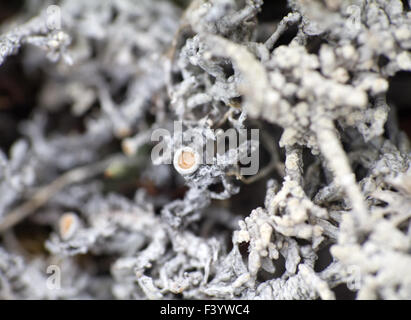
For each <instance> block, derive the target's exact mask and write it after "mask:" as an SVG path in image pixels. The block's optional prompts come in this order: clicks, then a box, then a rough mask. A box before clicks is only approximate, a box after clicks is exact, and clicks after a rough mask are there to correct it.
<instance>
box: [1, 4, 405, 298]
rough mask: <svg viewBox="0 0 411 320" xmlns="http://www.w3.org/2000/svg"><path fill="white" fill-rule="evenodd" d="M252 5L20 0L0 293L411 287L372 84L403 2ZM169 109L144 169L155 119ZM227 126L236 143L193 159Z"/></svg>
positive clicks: (318, 291)
mask: <svg viewBox="0 0 411 320" xmlns="http://www.w3.org/2000/svg"><path fill="white" fill-rule="evenodd" d="M263 2H264V1H263V0H193V1H191V2H189V1H180V2H176V1H171V0H169V1H166V0H156V1H154V0H138V1H137V0H136V1H133V0H90V1H82V0H61V1H57V2H55V3H51V2H49V1H41V0H36V1H26V3H25V5H24V6H23V7H22V8H21V9H20V10H19V12H18V13H17V14H16V15H15V16H13V17H12V18H11V19H10V20H8V21H7V22H6V23H3V24H2V25H1V26H0V27H1V32H0V71H1V69H2V68H6V67H7V65H8V64H11V63H17V64H19V65H20V69H21V70H20V72H22V73H26V74H31V75H32V77H27V82H30V81H32V82H33V81H35V82H38V84H37V85H38V92H37V93H36V95H35V98H34V99H33V100H34V102H33V103H32V104H33V105H32V106H30V108H31V109H30V112H29V114H27V116H25V117H22V118H21V119H19V120H18V121H17V124H16V132H17V133H16V134H15V136H14V137H13V139H12V140H13V141H11V142H12V143H9V142H4V141H2V140H0V143H2V144H0V232H1V240H0V298H1V299H18V298H35V299H70V298H76V299H83V298H84V299H113V298H114V299H180V298H183V299H214V298H219V299H275V300H277V299H318V298H321V299H335V298H337V299H338V298H357V299H411V272H410V270H411V166H410V165H411V161H410V160H411V158H410V155H411V153H410V145H409V140H408V137H407V135H406V134H405V133H404V132H402V131H401V129H400V127H399V124H398V121H397V117H396V107H397V106H396V105H395V102H393V101H390V99H388V98H387V97H388V91H389V90H390V89H391V87H392V79H393V78H394V77H395V76H396V75H397V74H399V73H403V74H404V73H409V72H411V53H410V52H411V12H410V7H411V2H410V1H408V2H407V1H400V0H390V1H384V0H324V1H316V0H289V1H288V3H287V11H286V12H284V15H283V16H280V15H279V13H278V12H280V13H281V14H283V13H282V11H276V10H280V9H281V5H280V3H281V2H282V1H278V5H273V4H271V5H270V1H269V0H266V1H265V3H263ZM52 4H53V5H57V6H58V7H56V8H58V9H59V10H61V19H62V21H61V22H62V23H61V28H58V29H53V28H50V26H49V25H48V16H47V14H48V10H47V8H49V6H50V5H52ZM281 10H282V9H281ZM404 86H405V87H407V86H408V89H411V81H409V80H408V82H406V83H405V85H404ZM410 107H411V105H410V102H408V108H410ZM11 113H12V111H8V110H6V111H2V110H1V109H0V117H3V119H6V120H5V121H7V119H8V118H7V117H10V114H11ZM176 121H179V122H180V123H182V125H183V132H180V133H179V134H171V135H170V136H168V137H166V138H165V140H164V141H163V143H164V144H165V145H167V146H168V147H169V148H170V149H173V150H179V151H178V152H179V153H178V154H177V156H176V158H175V160H174V165H173V161H171V163H170V164H161V163H162V160H164V159H162V156H163V157H164V156H165V154H163V155H162V156H159V157H158V158H154V159H152V157H151V150H152V147H153V146H155V142H154V141H153V133H154V132H156V130H158V129H167V130H169V131H170V132H172V131H173V126H174V123H175V122H176ZM245 129H247V130H248V129H258V130H259V140H258V143H257V142H256V141H255V140H253V139H250V138H249V137H248V136H247V135H246V134H244V132H246V130H245ZM4 130H5V129H3V131H2V129H0V134H3V133H4ZM227 130H234V131H235V132H236V133H238V134H239V135H240V138H242V139H240V141H242V143H240V144H239V145H238V146H237V147H235V148H234V149H230V150H228V151H227V152H226V153H223V154H219V155H218V161H216V158H217V155H216V157H215V158H213V157H212V159H211V160H212V161H210V162H207V163H202V164H198V163H197V162H198V159H197V154H196V151H195V150H196V149H197V148H198V149H203V148H204V147H205V146H206V145H207V144H208V143H211V144H214V143H215V142H216V141H217V140H218V137H219V136H220V135H222V134H223V133H224V132H226V131H227ZM193 134H195V135H197V136H199V137H202V139H201V141H197V142H196V143H195V145H194V147H192V149H187V148H188V147H187V146H185V145H184V143H182V142H181V141H184V140H183V139H182V138H184V136H185V135H193ZM190 148H191V147H190ZM250 152H251V153H252V152H257V153H258V156H259V165H260V166H259V171H258V172H257V173H256V174H254V175H251V176H245V175H242V173H241V170H240V169H241V167H242V165H241V164H240V160H241V159H242V158H244V157H246V156H247V154H249V153H250ZM49 266H57V267H58V268H59V270H61V286H60V287H59V288H57V289H56V288H50V286H48V284H49V278H50V274H49V273H47V270H48V267H49Z"/></svg>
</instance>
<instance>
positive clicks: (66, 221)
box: [59, 212, 80, 240]
mask: <svg viewBox="0 0 411 320" xmlns="http://www.w3.org/2000/svg"><path fill="white" fill-rule="evenodd" d="M79 225H80V222H79V219H78V217H77V215H75V214H74V213H70V212H69V213H65V214H63V215H62V216H61V217H60V220H59V233H60V237H61V239H63V240H68V239H70V238H71V237H72V236H73V235H74V233H75V232H76V231H77V229H78V227H79Z"/></svg>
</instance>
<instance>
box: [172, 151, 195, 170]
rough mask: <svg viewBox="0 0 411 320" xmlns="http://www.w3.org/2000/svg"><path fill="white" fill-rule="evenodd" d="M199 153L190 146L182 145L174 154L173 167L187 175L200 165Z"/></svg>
mask: <svg viewBox="0 0 411 320" xmlns="http://www.w3.org/2000/svg"><path fill="white" fill-rule="evenodd" d="M200 160H201V159H200V155H199V154H198V152H197V151H196V150H194V149H193V148H191V147H182V148H180V149H178V150H177V151H176V152H175V154H174V160H173V164H174V168H175V169H176V170H177V171H178V172H179V173H180V174H181V175H188V174H192V173H193V172H195V171H196V170H197V169H198V167H199V166H200Z"/></svg>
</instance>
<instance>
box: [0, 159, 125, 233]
mask: <svg viewBox="0 0 411 320" xmlns="http://www.w3.org/2000/svg"><path fill="white" fill-rule="evenodd" d="M122 158H125V157H124V156H122V155H118V154H117V155H115V156H111V157H109V158H107V159H105V160H102V161H101V162H98V163H95V164H91V165H86V166H83V167H79V168H75V169H73V170H70V171H68V172H66V173H64V174H63V175H61V176H60V177H58V178H57V179H56V180H54V181H53V182H52V183H51V184H49V185H47V186H45V187H42V188H40V190H38V191H37V192H36V193H35V194H34V196H33V197H32V198H31V199H30V200H28V201H26V202H25V203H23V204H22V205H20V206H18V207H17V208H15V209H14V210H12V211H11V212H10V213H9V214H7V215H6V216H5V218H4V219H3V220H2V221H1V223H0V234H2V233H4V232H5V231H7V230H9V229H10V228H12V227H14V226H15V225H16V224H18V223H19V222H21V221H22V220H24V219H25V218H27V217H28V216H29V215H31V214H33V213H34V212H35V211H36V210H37V209H39V208H40V207H42V206H43V205H44V204H46V203H47V201H49V200H50V199H51V198H52V197H53V196H54V195H55V194H57V193H58V192H59V191H60V190H61V189H63V188H64V187H65V186H67V185H70V184H73V183H77V182H80V181H83V180H86V179H89V178H91V177H93V176H95V175H97V174H99V173H101V172H103V171H104V170H105V169H106V168H107V166H108V165H109V164H110V163H112V162H113V161H116V160H120V159H122Z"/></svg>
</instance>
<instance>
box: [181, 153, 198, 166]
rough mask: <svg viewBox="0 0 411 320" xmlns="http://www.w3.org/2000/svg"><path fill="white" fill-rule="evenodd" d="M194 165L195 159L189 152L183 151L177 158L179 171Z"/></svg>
mask: <svg viewBox="0 0 411 320" xmlns="http://www.w3.org/2000/svg"><path fill="white" fill-rule="evenodd" d="M195 163H196V157H195V155H194V153H193V152H191V151H183V152H181V154H180V156H179V157H178V166H179V167H180V168H181V169H185V170H186V169H190V168H191V167H192V166H194V165H195Z"/></svg>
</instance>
